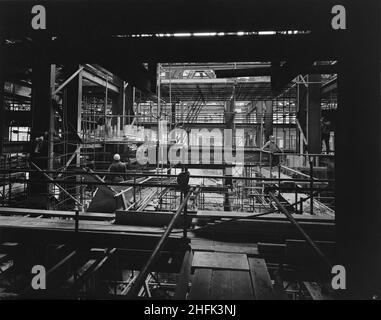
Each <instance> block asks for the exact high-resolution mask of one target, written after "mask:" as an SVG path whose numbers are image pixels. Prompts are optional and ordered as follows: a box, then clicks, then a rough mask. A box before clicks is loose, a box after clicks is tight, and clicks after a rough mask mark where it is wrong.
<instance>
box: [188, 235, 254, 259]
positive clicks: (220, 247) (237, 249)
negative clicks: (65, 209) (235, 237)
mask: <svg viewBox="0 0 381 320" xmlns="http://www.w3.org/2000/svg"><path fill="white" fill-rule="evenodd" d="M191 246H192V249H193V250H195V251H213V252H231V253H244V254H248V255H257V254H258V249H257V245H256V244H254V243H232V242H225V241H214V240H207V239H192V242H191Z"/></svg>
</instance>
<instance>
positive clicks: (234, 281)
mask: <svg viewBox="0 0 381 320" xmlns="http://www.w3.org/2000/svg"><path fill="white" fill-rule="evenodd" d="M230 277H231V287H232V300H252V299H254V293H253V288H252V285H251V281H250V273H249V272H247V271H231V274H230Z"/></svg>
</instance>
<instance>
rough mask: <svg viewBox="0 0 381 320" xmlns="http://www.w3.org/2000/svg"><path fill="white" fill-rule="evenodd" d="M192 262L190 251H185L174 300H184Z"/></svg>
mask: <svg viewBox="0 0 381 320" xmlns="http://www.w3.org/2000/svg"><path fill="white" fill-rule="evenodd" d="M192 260H193V253H192V250H188V251H186V252H185V255H184V258H183V264H182V265H181V270H180V279H179V282H178V283H177V286H176V291H175V299H176V300H185V298H186V295H187V292H188V287H189V279H190V274H191V269H192Z"/></svg>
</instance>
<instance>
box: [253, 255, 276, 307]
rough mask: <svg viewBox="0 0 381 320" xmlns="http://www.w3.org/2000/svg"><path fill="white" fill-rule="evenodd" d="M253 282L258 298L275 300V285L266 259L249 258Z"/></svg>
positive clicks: (256, 297)
mask: <svg viewBox="0 0 381 320" xmlns="http://www.w3.org/2000/svg"><path fill="white" fill-rule="evenodd" d="M248 260H249V265H250V275H251V282H252V284H253V288H254V294H255V299H256V300H273V299H274V292H273V285H272V282H271V278H270V275H269V272H268V270H267V266H266V262H265V260H264V259H256V258H249V259H248Z"/></svg>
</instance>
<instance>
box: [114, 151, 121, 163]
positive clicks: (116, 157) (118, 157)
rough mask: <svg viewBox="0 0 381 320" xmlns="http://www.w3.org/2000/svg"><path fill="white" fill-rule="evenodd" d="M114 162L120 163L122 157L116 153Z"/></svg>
mask: <svg viewBox="0 0 381 320" xmlns="http://www.w3.org/2000/svg"><path fill="white" fill-rule="evenodd" d="M114 160H115V161H119V160H120V155H119V154H117V153H115V154H114Z"/></svg>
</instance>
